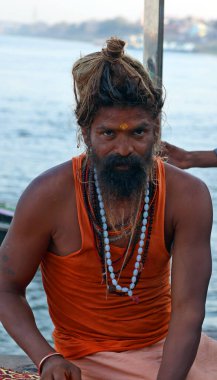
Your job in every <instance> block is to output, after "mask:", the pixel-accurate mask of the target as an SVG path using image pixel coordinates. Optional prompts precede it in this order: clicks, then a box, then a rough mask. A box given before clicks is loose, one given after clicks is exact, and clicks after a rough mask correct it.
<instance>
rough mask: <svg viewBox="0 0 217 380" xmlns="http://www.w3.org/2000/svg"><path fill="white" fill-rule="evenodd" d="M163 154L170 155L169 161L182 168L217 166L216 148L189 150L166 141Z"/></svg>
mask: <svg viewBox="0 0 217 380" xmlns="http://www.w3.org/2000/svg"><path fill="white" fill-rule="evenodd" d="M163 154H164V155H166V156H168V163H170V164H172V165H174V166H177V167H179V168H180V169H189V168H193V167H200V168H208V167H217V154H216V153H215V151H214V150H207V151H187V150H184V149H181V148H179V147H177V146H175V145H172V144H169V143H168V142H165V143H163Z"/></svg>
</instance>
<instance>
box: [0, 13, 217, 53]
mask: <svg viewBox="0 0 217 380" xmlns="http://www.w3.org/2000/svg"><path fill="white" fill-rule="evenodd" d="M114 34H115V35H117V36H118V37H120V38H122V39H124V40H125V41H127V43H128V47H130V48H133V49H143V26H142V24H141V22H139V21H138V22H130V21H128V20H126V19H124V18H121V17H117V18H114V19H107V20H103V21H94V20H89V21H84V22H81V23H71V24H68V23H66V22H60V23H57V24H53V25H48V24H46V23H45V22H35V23H32V24H22V23H16V22H4V21H1V20H0V36H1V35H13V36H23V37H38V38H51V39H58V40H70V41H79V42H90V43H94V44H97V45H102V44H103V43H104V42H105V40H106V39H107V38H108V37H110V36H112V35H114ZM164 45H165V51H171V52H186V53H189V52H190V53H198V52H199V53H205V54H207V53H208V54H217V20H201V19H196V18H193V17H187V18H183V19H177V18H171V17H170V18H168V17H166V18H165V22H164Z"/></svg>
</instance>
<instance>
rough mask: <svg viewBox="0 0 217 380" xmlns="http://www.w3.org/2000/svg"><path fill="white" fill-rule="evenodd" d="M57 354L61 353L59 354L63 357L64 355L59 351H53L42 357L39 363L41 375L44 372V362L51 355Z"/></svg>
mask: <svg viewBox="0 0 217 380" xmlns="http://www.w3.org/2000/svg"><path fill="white" fill-rule="evenodd" d="M56 355H59V356H62V357H63V355H62V354H60V353H59V352H51V353H50V354H48V355H46V356H44V357H43V358H42V359H41V361H40V363H39V365H38V373H39V375H41V372H42V366H43V364H44V362H45V361H46V360H47V359H48V358H50V357H51V356H56Z"/></svg>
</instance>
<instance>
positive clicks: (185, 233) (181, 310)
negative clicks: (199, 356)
mask: <svg viewBox="0 0 217 380" xmlns="http://www.w3.org/2000/svg"><path fill="white" fill-rule="evenodd" d="M172 169H173V171H172V178H173V181H174V182H175V183H176V182H178V183H180V176H177V175H176V172H177V170H176V169H175V168H172ZM179 173H180V172H179ZM186 175H187V176H189V175H188V174H186V173H184V172H183V173H181V185H180V187H179V190H178V189H177V191H176V195H175V196H173V200H172V202H170V204H169V206H170V207H171V208H172V210H174V212H173V216H172V218H173V220H174V230H175V233H174V243H173V248H172V255H173V262H172V277H171V288H172V314H171V321H170V325H169V331H168V335H167V338H166V341H165V345H164V350H163V358H162V363H161V367H160V370H159V373H158V377H157V380H174V379H176V380H185V379H186V377H187V374H188V372H189V370H190V368H191V366H192V364H193V361H194V359H195V356H196V353H197V349H198V345H199V342H200V336H201V328H202V323H203V320H204V316H205V301H206V294H207V288H208V283H209V279H210V275H211V254H210V232H211V225H212V206H211V200H210V196H209V192H208V190H207V188H206V186H205V185H204V184H203V183H201V181H199V180H197V179H194V178H193V179H190V181H189V183H188V180H187V181H186ZM189 177H190V176H189ZM170 183H171V182H170ZM168 191H170V189H168ZM171 191H172V190H171ZM172 192H173V193H174V191H172Z"/></svg>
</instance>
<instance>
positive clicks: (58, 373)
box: [40, 356, 81, 380]
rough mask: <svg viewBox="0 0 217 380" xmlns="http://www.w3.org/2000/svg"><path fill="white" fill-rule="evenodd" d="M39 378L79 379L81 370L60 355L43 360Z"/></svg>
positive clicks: (54, 379) (46, 379)
mask: <svg viewBox="0 0 217 380" xmlns="http://www.w3.org/2000/svg"><path fill="white" fill-rule="evenodd" d="M40 380H81V370H80V368H78V367H76V366H75V365H74V364H72V363H70V362H69V361H68V360H65V359H64V358H63V357H61V356H53V357H50V358H49V359H47V360H46V361H45V363H44V364H43V367H42V372H41V377H40Z"/></svg>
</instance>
